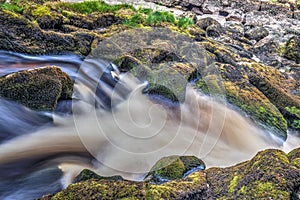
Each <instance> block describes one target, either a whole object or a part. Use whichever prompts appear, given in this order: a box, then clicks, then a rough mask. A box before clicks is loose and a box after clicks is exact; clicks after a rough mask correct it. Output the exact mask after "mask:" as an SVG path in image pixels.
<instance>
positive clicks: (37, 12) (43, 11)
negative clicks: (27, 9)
mask: <svg viewBox="0 0 300 200" xmlns="http://www.w3.org/2000/svg"><path fill="white" fill-rule="evenodd" d="M31 14H32V16H34V17H41V16H43V15H48V16H50V15H51V10H50V8H49V7H47V6H38V7H37V8H35V9H34V10H32V11H31Z"/></svg>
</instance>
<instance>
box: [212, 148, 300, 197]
mask: <svg viewBox="0 0 300 200" xmlns="http://www.w3.org/2000/svg"><path fill="white" fill-rule="evenodd" d="M206 175H207V181H208V183H209V185H210V188H211V191H212V196H214V197H215V199H224V198H225V199H293V198H297V197H295V195H296V194H295V192H297V190H298V189H299V184H300V170H299V169H297V168H295V167H294V165H293V164H292V163H290V161H289V159H288V157H287V155H286V154H285V153H284V152H282V151H280V150H265V151H261V152H259V153H258V154H257V155H256V156H255V157H254V158H253V159H251V160H250V161H247V162H244V163H241V164H238V165H236V166H233V167H228V168H223V169H220V168H211V169H208V170H206Z"/></svg>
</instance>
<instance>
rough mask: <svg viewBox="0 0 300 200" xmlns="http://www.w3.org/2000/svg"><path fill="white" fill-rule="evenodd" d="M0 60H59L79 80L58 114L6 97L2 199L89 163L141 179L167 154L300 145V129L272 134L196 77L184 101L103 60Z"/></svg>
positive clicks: (240, 153) (220, 154)
mask: <svg viewBox="0 0 300 200" xmlns="http://www.w3.org/2000/svg"><path fill="white" fill-rule="evenodd" d="M0 60H1V62H0V73H1V75H4V74H7V73H11V72H14V71H18V70H21V69H29V68H34V67H42V66H46V65H57V66H60V67H61V68H62V70H63V71H65V72H67V73H68V74H69V75H70V76H71V78H72V79H73V80H74V81H75V91H74V95H73V97H74V100H73V101H71V102H60V103H59V105H58V107H59V109H58V110H57V112H56V113H54V114H53V113H40V112H35V111H32V110H29V109H27V108H24V107H23V106H21V105H18V104H16V103H14V102H10V101H7V100H4V99H0V110H1V113H2V114H1V116H0V199H6V200H8V199H34V198H38V197H41V196H42V195H44V194H49V193H54V192H57V191H59V190H60V189H62V188H63V187H66V186H67V185H68V184H70V183H71V182H72V179H73V178H74V176H76V175H77V174H78V172H80V171H81V170H82V169H83V168H90V169H92V170H94V171H96V172H98V173H99V174H101V175H104V176H110V175H122V176H123V177H124V178H127V179H133V180H141V179H142V178H143V176H144V175H145V173H146V172H147V171H148V170H149V169H150V168H151V166H153V164H154V163H155V162H156V161H157V160H158V159H160V158H161V157H163V156H168V155H195V156H197V157H199V158H201V159H203V160H204V162H205V163H206V165H207V166H208V167H211V166H229V165H233V164H236V163H238V162H242V161H245V160H247V159H250V158H251V157H252V156H254V155H255V154H256V153H257V152H258V151H259V150H262V149H266V148H279V149H283V150H285V151H289V150H291V149H293V148H295V147H298V146H299V144H300V141H299V137H298V136H297V135H296V134H293V135H289V137H288V140H287V141H285V142H284V143H283V142H282V141H280V140H279V139H277V138H276V137H274V136H273V137H272V134H271V133H269V132H267V131H265V130H261V129H259V128H257V127H256V126H255V125H254V124H253V123H252V122H251V121H250V120H249V119H247V118H245V117H244V116H242V115H241V114H239V113H238V112H237V111H235V110H233V109H232V107H229V106H227V105H226V102H222V101H220V100H217V99H214V98H211V97H208V96H205V95H203V94H201V93H200V92H199V91H197V90H195V89H194V87H193V85H192V84H189V85H188V86H187V90H186V97H185V101H184V102H183V103H172V102H169V101H167V100H165V99H163V98H160V97H158V96H149V95H145V94H143V89H144V88H145V87H146V84H147V83H141V82H140V81H138V80H136V79H135V78H134V77H133V76H131V75H130V74H128V73H127V74H120V73H119V71H118V69H117V68H116V66H114V65H113V64H111V63H109V62H106V61H104V60H101V59H86V60H85V61H84V62H83V60H82V59H81V58H79V57H76V56H70V55H67V56H66V55H65V56H42V57H33V56H25V55H21V54H16V53H10V52H0ZM99 74H101V76H99ZM98 77H100V78H98Z"/></svg>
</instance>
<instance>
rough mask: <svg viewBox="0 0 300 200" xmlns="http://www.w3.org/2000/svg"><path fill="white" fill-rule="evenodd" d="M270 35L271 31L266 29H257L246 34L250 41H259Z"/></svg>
mask: <svg viewBox="0 0 300 200" xmlns="http://www.w3.org/2000/svg"><path fill="white" fill-rule="evenodd" d="M268 35H269V31H268V30H267V29H265V28H264V27H256V28H253V29H250V30H248V31H246V32H245V37H246V38H248V39H249V40H256V41H259V40H261V39H263V38H265V37H267V36H268Z"/></svg>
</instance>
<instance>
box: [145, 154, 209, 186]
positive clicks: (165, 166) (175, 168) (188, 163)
mask: <svg viewBox="0 0 300 200" xmlns="http://www.w3.org/2000/svg"><path fill="white" fill-rule="evenodd" d="M204 169H205V164H204V162H203V161H202V160H200V159H199V158H197V157H195V156H168V157H164V158H161V159H160V160H159V161H157V162H156V163H155V165H154V166H153V167H152V168H151V170H150V172H149V173H148V174H147V176H146V177H145V181H147V182H151V183H164V182H167V181H170V180H175V179H181V178H182V177H185V176H187V175H189V174H190V173H192V172H194V171H197V170H204Z"/></svg>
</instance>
